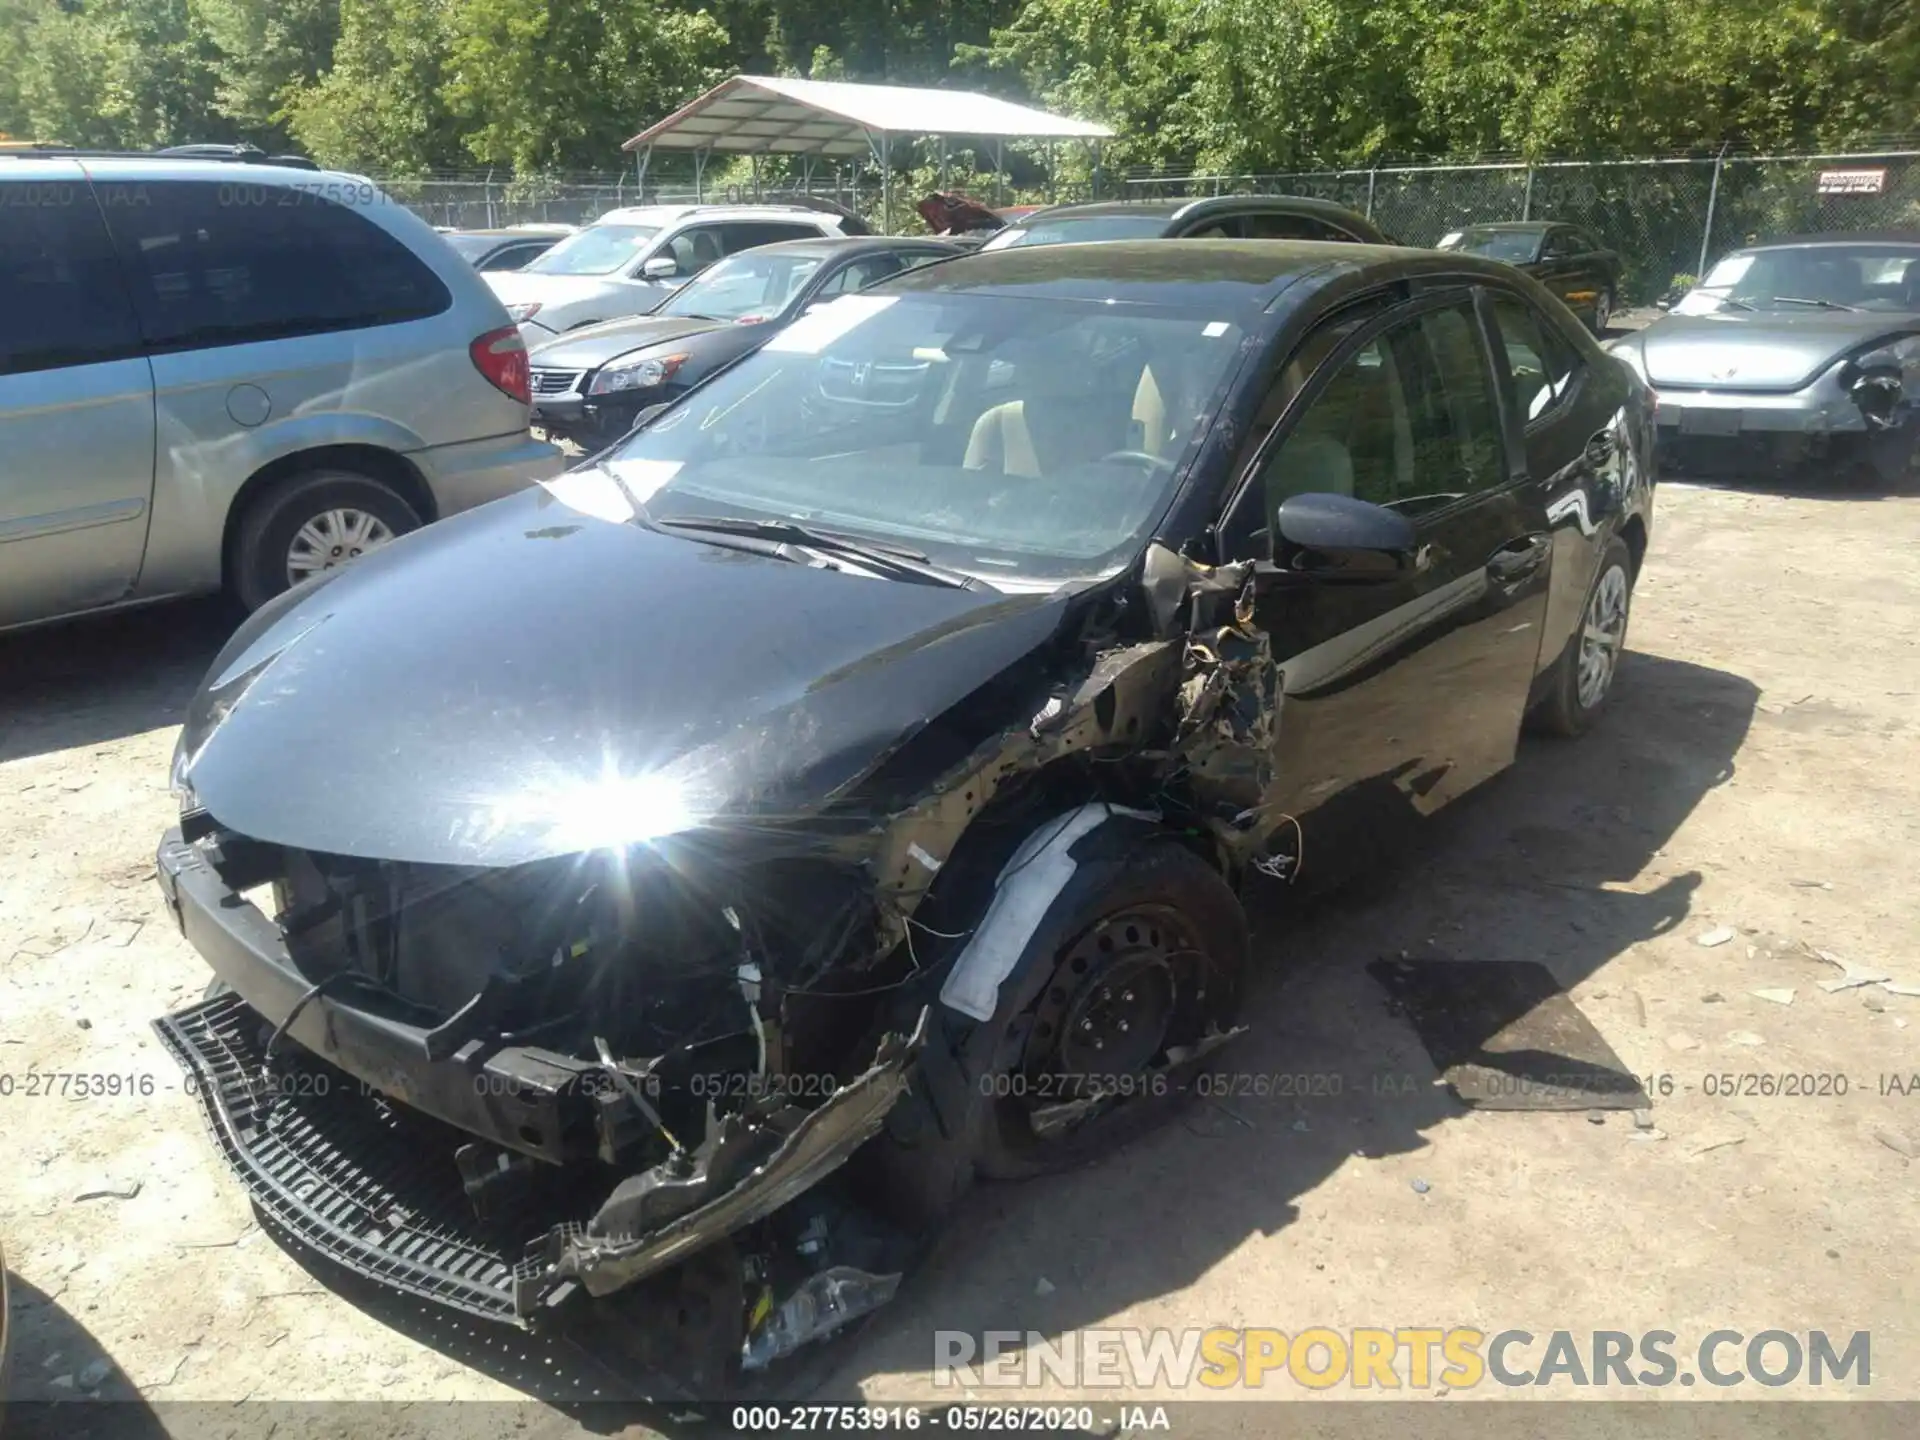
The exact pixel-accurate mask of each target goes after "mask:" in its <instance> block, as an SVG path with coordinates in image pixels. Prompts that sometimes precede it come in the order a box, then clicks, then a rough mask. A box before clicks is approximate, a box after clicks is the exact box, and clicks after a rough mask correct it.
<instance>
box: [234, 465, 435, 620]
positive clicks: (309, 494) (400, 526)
mask: <svg viewBox="0 0 1920 1440" xmlns="http://www.w3.org/2000/svg"><path fill="white" fill-rule="evenodd" d="M419 527H420V516H419V515H418V514H417V513H416V512H415V510H414V508H413V507H412V506H411V505H409V504H408V503H407V502H406V501H405V500H403V499H401V498H400V496H399V495H398V494H397V493H396V492H395V491H394V490H392V489H391V488H390V487H388V486H387V485H384V484H382V483H381V482H380V481H378V480H374V479H372V478H370V477H368V476H366V475H361V474H357V473H355V472H354V471H351V470H309V471H306V472H305V473H303V474H300V475H295V476H292V477H291V478H289V479H287V480H286V481H284V482H282V483H281V484H278V485H276V486H274V487H273V488H272V489H271V490H269V491H267V492H266V493H265V494H263V495H261V496H260V497H258V498H257V499H256V500H255V501H254V502H253V504H252V506H251V507H250V508H249V509H248V511H247V514H246V517H245V518H244V519H243V520H242V521H241V524H240V534H239V538H238V541H237V543H236V545H235V550H234V565H233V588H234V591H235V593H236V594H237V595H238V596H239V598H240V603H241V604H242V605H244V606H246V608H247V609H248V610H258V609H259V608H260V607H261V606H262V605H264V604H266V603H267V601H269V600H271V599H273V597H274V596H276V595H278V594H280V593H281V592H282V591H283V590H286V589H288V588H290V587H291V586H293V585H297V584H298V583H300V582H301V581H302V580H307V579H311V578H312V577H313V576H315V575H319V574H322V573H324V572H325V571H328V570H333V569H337V568H338V567H340V566H342V565H347V564H350V563H352V562H353V561H354V560H357V559H359V558H360V557H361V556H362V555H364V554H366V553H367V552H368V551H370V550H376V549H378V548H379V547H380V546H382V545H384V544H386V543H387V542H388V541H390V540H392V539H394V538H395V537H396V536H400V535H404V534H406V533H407V532H408V531H409V530H417V529H418V528H419Z"/></svg>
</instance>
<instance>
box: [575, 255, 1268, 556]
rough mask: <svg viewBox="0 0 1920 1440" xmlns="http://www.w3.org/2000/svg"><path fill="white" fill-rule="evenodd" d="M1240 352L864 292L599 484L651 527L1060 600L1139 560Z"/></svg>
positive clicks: (649, 440) (1178, 323)
mask: <svg viewBox="0 0 1920 1440" xmlns="http://www.w3.org/2000/svg"><path fill="white" fill-rule="evenodd" d="M1239 342H1240V330H1239V328H1238V327H1237V326H1235V325H1233V324H1231V323H1229V322H1227V321H1224V320H1213V319H1210V318H1209V317H1207V316H1204V315H1192V314H1179V313H1174V312H1170V311H1167V310H1163V309H1160V308H1158V307H1146V306H1134V305H1125V306H1113V305H1105V304H1091V303H1086V302H1076V301H1046V300H1033V299H1030V298H1024V297H1023V298H1019V299H1011V298H1007V297H1002V296H992V295H981V294H952V293H941V294H911V295H872V294H867V295H850V296H846V297H843V298H841V299H839V300H836V301H833V302H832V303H831V304H828V305H826V306H824V307H822V308H821V309H819V310H816V311H814V312H813V313H812V314H809V315H805V316H802V317H801V318H800V319H799V320H798V321H796V322H795V323H794V324H793V325H791V326H789V327H788V328H787V329H786V330H784V331H782V332H781V333H780V334H779V335H777V336H775V337H774V339H773V340H771V341H770V342H769V343H768V344H767V345H766V346H765V347H764V348H763V349H761V350H760V351H758V352H757V353H755V354H754V355H752V356H749V357H748V358H747V359H746V360H743V361H742V362H740V363H739V364H738V365H736V366H734V367H733V368H732V369H730V370H727V371H725V372H723V373H722V374H721V375H719V376H718V377H717V378H715V379H714V381H713V382H712V383H711V384H708V385H706V386H704V387H702V388H700V389H697V390H695V391H694V392H693V393H692V394H690V395H689V396H688V397H687V398H686V399H685V400H684V401H682V402H681V403H679V404H678V405H677V406H675V407H674V409H672V410H671V411H669V412H667V413H666V414H665V415H663V416H662V417H661V418H660V419H658V420H656V421H654V422H653V423H652V424H650V425H648V426H646V427H645V428H643V429H641V430H639V431H636V432H635V433H634V434H633V435H632V436H631V437H630V438H629V439H628V440H627V441H626V442H625V443H624V444H623V445H622V446H620V448H619V449H618V450H616V451H615V452H614V453H613V455H612V456H611V457H609V459H608V460H607V462H606V465H607V468H608V469H609V470H610V471H611V472H612V473H613V474H614V475H616V476H617V477H619V478H621V479H622V481H623V483H626V484H627V485H628V486H629V488H630V489H632V490H633V491H634V492H635V495H636V498H638V499H639V500H641V501H642V503H644V504H645V506H646V507H647V510H648V512H649V513H650V514H651V515H652V516H654V517H655V518H659V519H672V518H676V517H680V516H689V515H699V516H712V515H729V516H743V515H744V516H748V517H751V518H774V519H789V520H799V521H802V522H805V523H809V524H813V525H816V526H819V527H823V528H833V529H838V530H844V531H849V532H852V533H855V534H859V535H863V536H866V537H869V538H874V539H885V540H891V541H893V542H896V543H900V542H904V543H906V544H908V545H910V546H911V547H912V548H913V549H915V550H917V551H919V552H921V553H923V554H926V555H927V556H929V557H930V558H931V559H933V560H935V561H937V562H938V563H940V564H942V565H946V566H949V567H951V568H954V569H958V570H963V571H966V572H967V573H969V574H975V575H979V576H981V577H983V578H985V579H986V580H988V581H989V582H993V583H999V582H1001V581H1004V580H1009V579H1027V580H1041V581H1048V582H1054V583H1057V582H1059V581H1062V580H1067V579H1071V578H1076V577H1081V576H1087V575H1095V574H1102V573H1106V572H1109V571H1111V570H1113V569H1115V568H1117V567H1118V566H1119V565H1120V564H1122V563H1124V562H1125V561H1126V560H1128V559H1130V558H1131V557H1132V555H1133V553H1134V552H1135V551H1136V550H1137V548H1138V546H1139V545H1140V544H1141V543H1143V541H1144V539H1145V538H1146V534H1147V532H1148V531H1149V529H1150V527H1151V526H1152V525H1153V524H1155V523H1156V522H1157V521H1158V519H1159V517H1160V515H1161V512H1162V511H1163V509H1164V508H1165V506H1166V504H1167V502H1168V501H1169V500H1170V499H1171V497H1172V492H1173V481H1174V474H1175V470H1176V466H1177V462H1178V460H1179V458H1180V456H1181V455H1182V454H1183V453H1184V452H1185V450H1186V449H1187V446H1188V445H1189V443H1190V442H1191V441H1192V440H1193V439H1194V437H1195V435H1196V434H1197V432H1198V430H1199V428H1200V425H1201V422H1202V419H1203V417H1204V416H1206V415H1207V414H1209V413H1210V412H1211V408H1212V406H1213V404H1214V403H1216V402H1215V392H1216V390H1217V389H1218V388H1219V386H1220V384H1221V382H1222V380H1223V379H1224V378H1225V376H1226V374H1227V369H1228V366H1229V365H1230V364H1231V363H1232V361H1233V359H1234V357H1235V355H1236V354H1237V353H1238V347H1239Z"/></svg>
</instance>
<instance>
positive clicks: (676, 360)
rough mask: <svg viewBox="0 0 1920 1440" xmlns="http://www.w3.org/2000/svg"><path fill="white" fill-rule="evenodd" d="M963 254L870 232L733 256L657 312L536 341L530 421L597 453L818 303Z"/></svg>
mask: <svg viewBox="0 0 1920 1440" xmlns="http://www.w3.org/2000/svg"><path fill="white" fill-rule="evenodd" d="M964 253H965V247H963V246H960V245H957V244H954V243H952V242H950V241H945V240H928V239H903V238H901V237H899V236H885V235H882V236H871V235H863V236H848V237H841V238H836V239H831V240H829V239H819V240H787V241H783V242H781V243H780V244H778V245H763V246H761V247H759V248H758V249H756V250H748V251H745V252H743V253H741V254H738V255H734V256H731V257H730V258H728V259H725V260H722V261H721V262H720V263H719V264H718V265H714V266H712V267H711V268H709V269H707V270H705V271H703V272H701V274H700V275H698V276H697V277H695V278H694V279H692V280H690V281H688V282H687V283H686V284H685V285H683V286H681V287H680V289H678V290H676V291H675V292H674V293H673V294H672V295H670V296H668V297H667V299H666V300H664V301H663V302H662V303H661V304H660V306H659V308H658V309H656V310H654V311H653V313H652V314H650V315H641V316H635V317H633V318H630V319H626V320H609V321H607V322H606V323H604V324H601V325H590V326H588V327H587V328H585V329H584V330H574V331H571V332H569V333H568V334H566V335H562V336H560V337H559V338H558V339H555V340H551V341H548V342H547V343H546V344H544V345H541V346H538V347H536V348H535V349H534V350H533V351H532V353H531V354H530V355H529V357H528V358H529V362H530V363H531V365H532V367H533V407H534V408H533V423H534V424H536V425H538V426H540V427H541V428H542V429H544V430H545V431H547V433H548V434H550V435H556V436H559V437H561V438H563V439H567V440H572V441H574V442H575V443H576V444H580V445H584V446H585V447H586V448H587V449H589V450H598V449H600V448H601V447H602V446H605V445H610V444H612V443H613V442H614V441H615V440H617V439H619V438H620V437H621V436H622V435H624V434H626V432H627V431H628V430H629V429H631V428H632V427H633V422H634V418H635V417H636V416H637V415H638V414H639V413H640V412H641V411H642V410H644V409H646V408H647V407H648V406H652V405H658V404H661V403H662V402H664V401H667V400H672V399H675V398H677V397H678V396H680V395H682V394H684V393H685V392H686V391H688V390H690V389H692V388H693V387H694V386H695V385H698V384H699V383H700V382H701V381H702V380H704V379H706V378H707V377H708V376H709V375H711V374H713V372H714V371H716V370H718V369H720V368H721V367H722V366H723V365H728V364H731V363H732V362H733V361H735V360H737V359H739V358H740V357H741V356H742V355H745V354H747V353H749V352H750V351H753V350H757V349H758V348H759V347H760V346H762V345H764V344H766V343H767V341H768V340H770V339H772V338H773V337H774V336H775V335H777V334H778V333H779V332H780V331H781V330H782V329H784V328H785V327H786V326H788V325H790V324H791V323H792V322H793V321H795V320H797V319H798V318H799V317H800V316H802V315H804V314H806V313H807V312H808V311H809V310H811V309H812V308H814V307H815V306H818V305H822V304H825V303H826V302H827V301H829V300H832V299H833V298H835V297H836V296H839V295H845V294H847V293H849V292H850V291H854V290H861V289H864V288H866V287H867V286H869V285H872V284H876V283H877V282H879V281H881V280H884V279H886V278H887V277H888V276H889V275H895V274H898V273H899V272H900V271H902V270H908V269H911V268H913V267H914V266H916V265H925V264H927V263H928V262H930V261H933V260H946V259H950V258H952V257H953V256H955V255H960V254H964Z"/></svg>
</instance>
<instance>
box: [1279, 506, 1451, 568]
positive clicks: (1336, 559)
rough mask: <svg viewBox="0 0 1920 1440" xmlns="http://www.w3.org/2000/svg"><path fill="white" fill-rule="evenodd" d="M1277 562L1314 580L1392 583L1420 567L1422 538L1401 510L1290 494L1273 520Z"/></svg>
mask: <svg viewBox="0 0 1920 1440" xmlns="http://www.w3.org/2000/svg"><path fill="white" fill-rule="evenodd" d="M1273 533H1274V536H1275V544H1274V552H1275V553H1274V559H1275V560H1276V561H1277V562H1278V563H1279V564H1280V565H1281V566H1282V567H1283V568H1284V569H1285V570H1286V571H1287V572H1288V573H1289V574H1294V575H1299V576H1301V577H1303V578H1308V579H1316V580H1393V579H1397V578H1399V577H1400V576H1402V575H1406V574H1409V573H1411V572H1412V571H1413V570H1414V569H1415V568H1416V564H1417V560H1416V552H1417V551H1418V548H1419V543H1420V541H1419V535H1418V532H1416V531H1415V529H1414V527H1413V522H1412V521H1411V520H1409V519H1408V518H1407V517H1406V516H1404V515H1402V514H1400V513H1399V512H1398V511H1395V510H1389V509H1387V507H1386V506H1384V505H1375V504H1374V503H1372V502H1371V501H1369V500H1356V499H1354V497H1353V496H1351V495H1320V494H1307V495H1290V496H1288V497H1287V498H1286V499H1285V500H1284V501H1282V502H1281V505H1280V509H1279V511H1278V512H1277V513H1276V514H1275V515H1274V531H1273Z"/></svg>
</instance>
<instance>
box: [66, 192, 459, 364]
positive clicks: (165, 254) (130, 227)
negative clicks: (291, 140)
mask: <svg viewBox="0 0 1920 1440" xmlns="http://www.w3.org/2000/svg"><path fill="white" fill-rule="evenodd" d="M98 188H99V193H100V198H101V203H102V206H103V207H104V209H105V211H106V216H107V225H108V227H109V228H110V229H111V231H112V233H113V239H114V243H115V245H116V246H118V248H119V251H120V255H121V257H122V259H123V260H124V262H125V267H126V270H127V274H128V277H129V281H130V284H131V286H132V290H133V303H134V309H135V310H136V311H137V312H138V314H139V317H140V328H141V330H142V331H143V332H144V334H145V335H146V337H147V340H148V342H149V343H150V344H151V345H152V346H153V347H154V348H155V349H194V348H199V347H202V346H208V345H238V344H245V343H247V342H250V341H259V340H277V339H282V338H284V337H287V336H293V335H313V334H319V333H324V332H326V331H332V330H359V329H365V328H367V327H369V326H374V325H394V324H399V323H401V322H403V321H407V320H419V319H423V318H425V317H426V316H429V315H437V314H439V313H440V312H441V311H443V310H445V309H446V308H447V307H448V306H449V305H451V304H452V303H453V299H452V296H450V295H449V294H448V293H447V288H446V286H444V285H442V284H441V283H440V279H439V277H438V276H436V275H435V274H434V273H433V272H432V271H431V270H429V269H428V268H427V267H426V265H425V264H423V263H422V262H421V261H420V260H419V259H418V258H417V257H416V256H415V255H414V254H413V252H412V251H411V250H409V249H407V247H406V246H405V245H403V244H402V243H401V242H400V241H398V240H396V239H394V238H393V236H391V235H389V234H387V232H386V231H384V230H382V229H381V228H380V227H379V226H377V225H375V224H374V223H373V222H372V221H370V220H368V219H366V218H365V217H364V216H361V215H357V214H355V213H354V212H353V210H352V209H350V208H349V207H347V206H345V205H341V204H337V203H336V202H334V201H332V200H327V199H324V198H322V197H320V196H318V195H315V194H313V193H311V192H309V191H304V190H296V189H291V188H288V187H284V186H277V185H262V184H259V183H257V182H255V183H247V182H236V183H232V184H213V183H210V182H199V181H169V182H164V183H154V182H140V183H135V182H110V183H107V184H103V185H101V186H99V187H98Z"/></svg>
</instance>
